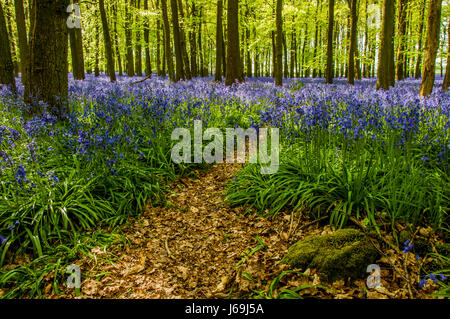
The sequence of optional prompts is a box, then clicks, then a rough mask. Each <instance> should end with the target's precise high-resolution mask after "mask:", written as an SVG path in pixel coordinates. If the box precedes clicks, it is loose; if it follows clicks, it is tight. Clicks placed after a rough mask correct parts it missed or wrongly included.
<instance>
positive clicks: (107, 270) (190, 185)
mask: <svg viewBox="0 0 450 319" xmlns="http://www.w3.org/2000/svg"><path fill="white" fill-rule="evenodd" d="M241 167H242V166H241V165H231V164H219V165H215V166H213V167H212V168H210V169H208V170H203V171H197V174H198V176H197V177H196V178H181V179H179V180H177V181H176V182H174V183H173V184H172V185H171V194H170V195H169V197H170V198H169V199H168V200H169V203H168V205H166V207H159V208H158V207H150V206H149V207H148V208H147V209H146V211H145V213H144V214H142V215H140V216H138V217H136V218H134V219H133V220H131V221H130V223H129V224H128V225H127V226H126V227H125V228H124V229H123V231H124V234H125V236H126V237H127V238H128V239H129V241H130V245H125V246H121V247H119V249H115V250H114V249H113V248H111V251H106V250H104V249H103V248H100V247H99V248H98V249H93V250H92V255H93V256H94V258H92V256H90V257H83V258H82V259H80V260H79V261H77V262H76V264H77V265H79V266H80V268H81V271H82V275H83V278H84V279H83V282H82V289H81V294H79V295H77V296H76V295H75V293H74V292H70V293H67V294H63V295H56V294H54V293H52V292H50V291H49V292H48V294H47V297H49V298H73V297H76V298H124V299H127V298H133V299H134V298H149V299H178V298H181V299H194V298H195V299H209V298H246V297H258V296H259V297H268V296H269V297H276V296H277V293H278V292H279V291H280V289H281V288H288V289H294V288H296V287H300V286H303V285H312V284H314V285H321V286H325V287H326V288H308V289H304V290H302V291H301V295H302V296H303V297H314V298H338V299H350V298H407V297H408V287H407V285H406V284H405V282H402V279H401V278H399V276H398V275H397V276H396V274H395V273H394V272H393V271H392V270H387V269H385V270H383V271H382V275H383V274H384V276H383V278H385V277H387V278H390V279H388V281H389V282H387V281H384V280H383V281H382V282H383V286H384V288H383V290H381V291H369V290H367V289H366V280H365V279H362V280H359V281H355V282H353V283H351V284H350V283H344V281H343V280H341V281H338V282H335V283H333V284H329V283H324V282H321V281H320V279H319V276H318V274H317V273H315V270H314V269H312V270H311V269H307V270H306V271H305V270H302V271H301V273H300V274H295V273H290V274H287V275H286V276H284V277H283V278H282V280H280V282H279V284H278V289H271V287H270V284H271V283H272V282H273V280H274V279H275V278H276V277H277V276H279V275H280V274H281V273H282V272H283V271H285V270H287V269H288V267H287V266H285V265H279V263H278V262H279V261H280V260H281V258H282V257H283V256H284V254H285V253H286V252H287V249H288V248H289V246H290V245H291V244H293V243H295V242H296V241H297V240H299V239H301V238H303V237H305V236H306V235H313V234H314V235H317V234H322V233H329V232H331V229H330V227H329V226H328V225H327V224H326V222H325V224H323V223H318V222H314V221H308V220H307V218H306V217H304V216H303V215H302V214H299V215H297V216H295V215H293V214H290V213H289V214H288V213H284V214H283V213H280V214H278V215H276V216H275V218H264V217H258V216H256V215H254V214H244V210H245V208H243V207H238V208H231V207H229V206H227V205H226V204H224V196H225V187H226V184H227V183H228V181H230V180H231V179H232V178H233V177H234V174H235V173H236V172H237V171H238V170H239V169H240V168H241ZM112 252H113V253H112ZM111 256H114V257H113V258H111ZM392 258H396V257H392ZM412 259H414V258H412ZM410 262H412V263H414V261H413V260H411V261H410ZM272 288H274V286H273V287H272ZM435 288H437V287H435ZM435 288H431V286H430V289H431V290H428V291H423V292H420V293H418V294H415V296H416V297H419V296H420V298H424V297H426V295H425V293H430V292H431V291H432V290H433V289H435ZM409 289H410V288H409ZM415 291H416V293H417V290H415Z"/></svg>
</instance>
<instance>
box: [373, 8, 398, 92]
mask: <svg viewBox="0 0 450 319" xmlns="http://www.w3.org/2000/svg"><path fill="white" fill-rule="evenodd" d="M394 11H395V6H394V0H384V5H383V22H382V29H381V35H380V50H379V57H378V74H377V90H379V89H383V90H389V87H391V86H394V85H395V78H394V73H395V70H394V18H395V13H394Z"/></svg>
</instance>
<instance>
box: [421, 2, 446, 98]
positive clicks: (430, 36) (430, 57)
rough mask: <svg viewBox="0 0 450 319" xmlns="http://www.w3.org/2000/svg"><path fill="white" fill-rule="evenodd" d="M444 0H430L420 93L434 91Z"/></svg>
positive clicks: (424, 94)
mask: <svg viewBox="0 0 450 319" xmlns="http://www.w3.org/2000/svg"><path fill="white" fill-rule="evenodd" d="M441 9H442V0H430V6H429V10H428V30H427V39H426V41H425V53H424V59H423V72H422V84H421V85H420V95H421V96H428V95H430V94H431V92H432V91H433V85H434V80H435V72H436V55H437V50H438V48H439V35H440V29H441Z"/></svg>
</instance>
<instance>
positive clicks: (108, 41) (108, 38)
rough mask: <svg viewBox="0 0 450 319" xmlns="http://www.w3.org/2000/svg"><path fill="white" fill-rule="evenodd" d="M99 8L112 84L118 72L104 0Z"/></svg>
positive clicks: (99, 4) (101, 0) (99, 3)
mask: <svg viewBox="0 0 450 319" xmlns="http://www.w3.org/2000/svg"><path fill="white" fill-rule="evenodd" d="M98 6H99V9H100V17H101V19H102V27H103V40H104V43H105V55H106V65H107V70H108V75H109V79H110V80H111V82H115V81H116V71H115V70H114V55H113V49H112V42H111V35H110V33H109V26H108V20H106V12H105V2H104V0H99V1H98Z"/></svg>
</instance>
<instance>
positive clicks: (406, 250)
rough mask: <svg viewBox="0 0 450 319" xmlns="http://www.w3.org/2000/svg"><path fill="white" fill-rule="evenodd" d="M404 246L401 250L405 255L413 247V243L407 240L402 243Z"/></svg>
mask: <svg viewBox="0 0 450 319" xmlns="http://www.w3.org/2000/svg"><path fill="white" fill-rule="evenodd" d="M403 245H405V248H403V253H404V254H406V253H408V252H410V251H411V250H412V248H413V246H414V243H412V242H411V241H410V240H409V239H408V240H407V241H405V242H404V243H403Z"/></svg>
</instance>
